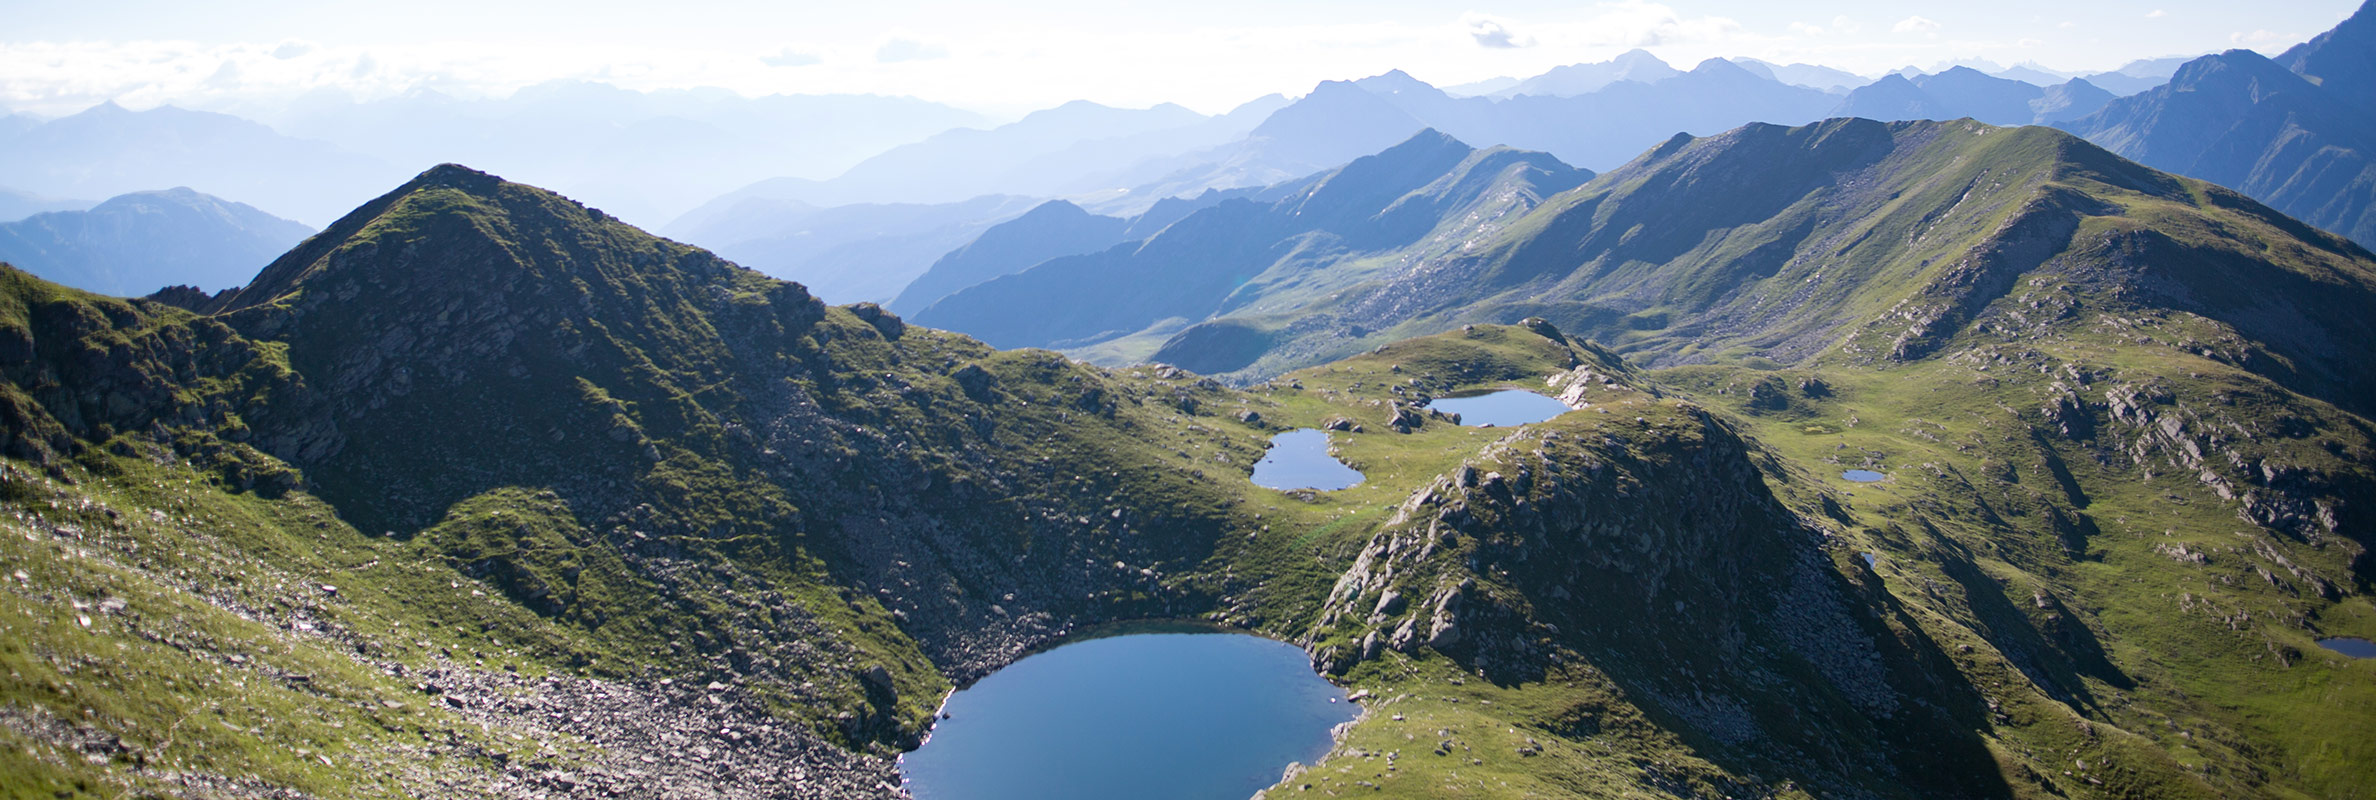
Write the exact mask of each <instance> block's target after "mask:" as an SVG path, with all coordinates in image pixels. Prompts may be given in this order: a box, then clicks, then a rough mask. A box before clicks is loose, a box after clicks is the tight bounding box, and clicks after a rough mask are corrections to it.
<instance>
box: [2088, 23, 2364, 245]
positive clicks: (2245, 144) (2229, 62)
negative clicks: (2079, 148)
mask: <svg viewBox="0 0 2376 800" xmlns="http://www.w3.org/2000/svg"><path fill="white" fill-rule="evenodd" d="M2371 53H2376V5H2362V6H2361V7H2360V9H2359V10H2358V12H2356V13H2354V14H2353V15H2352V16H2351V17H2350V18H2349V19H2347V20H2345V21H2344V22H2343V23H2342V24H2341V25H2338V26H2336V27H2335V29H2334V30H2331V31H2328V32H2327V33H2325V34H2321V35H2320V36H2319V37H2317V38H2315V39H2312V40H2310V41H2309V42H2305V43H2303V44H2301V45H2299V46H2297V47H2295V48H2293V49H2291V50H2288V51H2286V53H2285V54H2284V55H2283V56H2281V57H2280V58H2278V59H2275V60H2272V59H2269V58H2267V57H2264V56H2262V55H2260V54H2258V53H2255V52H2252V51H2250V50H2230V51H2228V52H2225V53H2220V54H2217V55H2210V56H2204V57H2202V58H2199V59H2196V60H2193V61H2189V62H2187V63H2186V65H2185V66H2184V67H2181V68H2180V69H2179V70H2178V72H2177V74H2176V75H2175V76H2174V77H2172V78H2171V79H2170V82H2169V83H2168V84H2166V85H2164V86H2161V87H2158V88H2155V89H2152V90H2149V91H2146V92H2144V93H2142V94H2138V95H2135V96H2131V97H2125V98H2120V99H2119V100H2116V101H2114V102H2112V103H2109V104H2107V105H2106V106H2105V107H2104V108H2103V109H2102V110H2101V111H2099V112H2097V113H2095V114H2092V115H2089V116H2086V117H2081V118H2078V119H2073V120H2069V121H2066V122H2063V123H2061V125H2062V127H2064V128H2066V129H2068V130H2070V131H2072V132H2074V133H2078V134H2079V135H2081V136H2085V137H2087V138H2088V139H2089V140H2091V141H2095V142H2097V143H2099V144H2102V145H2104V146H2105V147H2107V148H2110V149H2111V150H2112V151H2113V152H2117V153H2119V154H2121V155H2123V156H2127V157H2129V158H2132V159H2135V160H2137V161H2139V162H2142V163H2144V164H2146V165H2149V166H2152V167H2155V168H2158V169H2164V170H2168V171H2171V172H2176V173H2179V174H2182V175H2188V176H2192V177H2196V178H2202V179H2204V180H2208V181H2212V182H2215V183H2219V184H2222V185H2225V186H2230V187H2234V188H2236V189H2238V190H2240V191H2243V192H2244V193H2246V194H2249V195H2251V196H2253V197H2254V198H2256V199H2259V200H2260V201H2262V202H2265V203H2268V204H2269V205H2270V206H2272V207H2274V208H2276V209H2278V210H2280V211H2283V212H2286V213H2288V214H2291V215H2293V216H2295V217H2298V218H2300V219H2301V220H2302V221H2304V222H2308V223H2310V224H2313V225H2317V226H2319V227H2322V228H2326V229H2328V230H2331V231H2335V232H2337V233H2341V234H2344V235H2346V236H2350V237H2352V238H2353V239H2355V240H2357V241H2359V242H2361V243H2363V244H2365V243H2370V242H2376V161H2371V156H2372V155H2376V80H2372V79H2371V74H2372V73H2376V67H2372V66H2371V60H2372V59H2376V56H2371V55H2370V54H2371Z"/></svg>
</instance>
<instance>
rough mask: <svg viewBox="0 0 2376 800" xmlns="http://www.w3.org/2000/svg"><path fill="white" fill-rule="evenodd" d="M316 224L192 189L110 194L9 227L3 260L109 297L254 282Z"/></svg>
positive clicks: (3, 234)
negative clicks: (87, 207) (86, 206)
mask: <svg viewBox="0 0 2376 800" xmlns="http://www.w3.org/2000/svg"><path fill="white" fill-rule="evenodd" d="M313 232H314V230H313V229H312V228H308V227H306V226H305V225H303V224H300V223H296V222H291V221H289V220H285V219H281V218H279V217H275V216H272V215H270V214H266V213H264V212H262V211H258V210H256V208H255V207H254V206H250V205H247V204H245V203H234V202H230V201H227V200H224V199H222V198H219V197H213V196H210V195H205V194H200V193H198V192H194V191H191V190H190V189H188V188H187V187H183V188H175V189H168V190H165V191H161V192H135V193H132V194H127V195H120V196H117V197H113V198H109V199H108V201H107V202H104V203H100V204H99V205H96V206H93V207H91V209H90V210H88V211H51V212H46V213H41V214H35V215H33V216H31V217H28V218H26V219H24V220H22V221H18V222H7V223H0V261H5V262H8V263H10V264H14V265H16V266H17V267H18V268H20V269H24V270H26V271H28V272H31V273H33V274H35V275H39V276H41V277H43V278H46V279H48V280H52V281H56V282H58V283H63V284H66V285H68V286H73V287H75V288H78V289H85V290H89V291H93V292H98V293H100V294H111V295H117V296H139V295H145V294H148V293H150V292H154V291H157V290H158V289H162V288H165V287H167V286H193V287H196V288H198V289H199V290H201V291H207V292H213V291H220V290H223V289H228V288H231V287H234V286H238V285H240V284H243V283H246V282H247V280H248V278H250V277H252V276H254V275H255V274H256V270H258V269H261V268H263V265H265V264H267V263H270V262H271V261H272V259H273V257H275V256H278V255H280V254H281V253H282V252H283V251H286V250H288V249H289V248H290V247H292V246H295V245H296V244H297V243H298V242H299V241H301V240H303V239H304V238H305V237H307V236H311V235H313Z"/></svg>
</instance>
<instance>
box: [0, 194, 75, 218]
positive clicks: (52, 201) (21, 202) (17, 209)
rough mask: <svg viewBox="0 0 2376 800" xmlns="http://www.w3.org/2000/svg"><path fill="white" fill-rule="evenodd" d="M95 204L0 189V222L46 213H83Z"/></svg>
mask: <svg viewBox="0 0 2376 800" xmlns="http://www.w3.org/2000/svg"><path fill="white" fill-rule="evenodd" d="M92 205H93V204H92V203H89V202H85V201H82V200H69V199H66V198H62V197H50V196H48V195H43V194H35V193H33V192H20V191H17V190H15V189H0V222H15V221H17V220H20V219H24V218H26V217H30V216H33V215H35V214H39V213H41V212H44V211H81V210H83V209H86V208H90V207H91V206H92Z"/></svg>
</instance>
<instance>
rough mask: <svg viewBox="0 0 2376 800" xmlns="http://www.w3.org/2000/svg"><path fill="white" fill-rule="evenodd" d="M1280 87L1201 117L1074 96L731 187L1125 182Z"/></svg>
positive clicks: (1055, 192) (902, 193)
mask: <svg viewBox="0 0 2376 800" xmlns="http://www.w3.org/2000/svg"><path fill="white" fill-rule="evenodd" d="M1286 102H1287V101H1286V99H1285V98H1283V97H1279V96H1276V95H1273V96H1270V97H1264V98H1260V99H1256V100H1253V101H1250V102H1247V103H1246V104H1244V105H1242V106H1240V107H1238V108H1236V109H1234V110H1232V111H1231V112H1229V113H1227V114H1221V115H1216V116H1211V117H1207V116H1204V115H1201V114H1198V113H1196V112H1193V111H1190V110H1188V109H1186V108H1182V107H1180V106H1177V105H1172V104H1169V103H1166V104H1163V105H1158V106H1154V107H1151V108H1145V109H1123V108H1112V107H1108V106H1102V105H1098V104H1096V103H1091V102H1088V101H1085V100H1076V101H1073V102H1070V103H1066V104H1064V105H1061V106H1057V107H1055V108H1050V109H1043V110H1040V111H1035V112H1032V113H1031V114H1028V115H1026V116H1024V117H1023V119H1021V120H1018V121H1016V122H1013V123H1009V124H1006V125H1001V126H998V127H996V128H991V129H988V130H980V129H974V128H959V129H955V130H949V131H944V132H941V133H938V134H935V135H933V136H931V137H930V138H927V139H925V140H924V141H921V142H916V143H913V144H907V145H902V146H899V147H895V148H892V149H890V150H888V151H885V152H883V153H881V154H879V155H876V156H874V157H872V158H868V159H867V160H865V161H862V162H859V163H858V164H857V165H855V166H852V167H851V168H850V169H849V170H848V171H845V172H843V173H842V174H840V175H838V176H835V177H834V178H832V179H830V180H823V181H810V180H797V179H774V180H771V181H767V182H765V185H764V188H762V187H760V186H754V187H748V188H746V189H745V190H742V191H740V192H737V194H748V193H750V192H753V191H762V192H764V193H765V194H767V195H768V196H773V197H780V198H785V199H796V200H800V201H802V202H805V203H811V204H815V205H845V204H851V203H946V202H954V201H957V200H962V199H965V198H968V197H975V196H979V195H985V194H1016V195H1027V196H1039V197H1048V196H1060V195H1076V194H1090V193H1095V192H1102V191H1112V190H1116V189H1121V188H1127V187H1126V186H1123V185H1120V184H1118V183H1117V181H1120V180H1122V179H1121V178H1119V177H1117V176H1120V175H1124V174H1128V173H1130V172H1131V171H1132V170H1133V168H1136V167H1139V166H1140V165H1141V164H1142V163H1144V162H1148V161H1150V160H1158V159H1161V158H1164V157H1168V156H1172V155H1175V154H1178V153H1184V152H1191V151H1197V150H1203V149H1206V148H1211V147H1214V146H1217V145H1220V144H1222V143H1224V142H1228V141H1231V140H1234V139H1237V138H1239V137H1241V136H1244V135H1246V133H1247V131H1249V130H1252V129H1254V128H1255V127H1256V126H1257V125H1258V124H1260V123H1261V122H1262V121H1263V119H1264V118H1265V117H1266V116H1268V115H1269V114H1270V113H1271V112H1272V111H1273V110H1275V109H1278V108H1280V107H1281V106H1283V105H1285V104H1286Z"/></svg>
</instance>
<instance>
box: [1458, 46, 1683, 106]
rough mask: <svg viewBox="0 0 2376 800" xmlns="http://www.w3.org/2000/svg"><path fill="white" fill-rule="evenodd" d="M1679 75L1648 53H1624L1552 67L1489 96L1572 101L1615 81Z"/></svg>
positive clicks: (1637, 51)
mask: <svg viewBox="0 0 2376 800" xmlns="http://www.w3.org/2000/svg"><path fill="white" fill-rule="evenodd" d="M1681 74H1683V73H1682V71H1681V70H1677V69H1675V68H1674V67H1670V66H1667V63H1666V62H1664V61H1660V60H1658V57H1657V56H1654V55H1651V54H1650V53H1649V52H1648V51H1645V50H1627V51H1625V52H1624V53H1622V54H1620V55H1618V56H1617V57H1616V58H1612V59H1609V60H1607V61H1602V62H1599V63H1593V64H1570V65H1567V66H1564V67H1553V68H1551V70H1550V71H1549V72H1545V73H1543V74H1541V75H1536V76H1534V77H1532V78H1528V79H1526V80H1523V81H1519V82H1518V84H1517V85H1515V86H1512V87H1510V88H1507V89H1503V90H1500V91H1497V92H1493V93H1492V94H1491V96H1492V97H1494V98H1497V99H1501V98H1510V97H1516V96H1518V95H1522V94H1525V95H1535V96H1538V97H1574V96H1576V95H1580V94H1591V93H1593V92H1597V91H1600V90H1601V89H1603V88H1606V87H1607V86H1608V85H1609V84H1612V83H1616V82H1618V81H1634V82H1636V83H1657V82H1659V81H1663V80H1666V79H1668V78H1672V77H1675V76H1677V75H1681Z"/></svg>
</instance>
